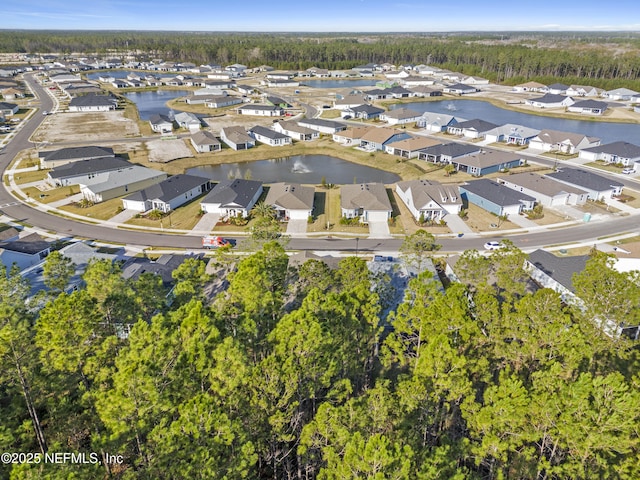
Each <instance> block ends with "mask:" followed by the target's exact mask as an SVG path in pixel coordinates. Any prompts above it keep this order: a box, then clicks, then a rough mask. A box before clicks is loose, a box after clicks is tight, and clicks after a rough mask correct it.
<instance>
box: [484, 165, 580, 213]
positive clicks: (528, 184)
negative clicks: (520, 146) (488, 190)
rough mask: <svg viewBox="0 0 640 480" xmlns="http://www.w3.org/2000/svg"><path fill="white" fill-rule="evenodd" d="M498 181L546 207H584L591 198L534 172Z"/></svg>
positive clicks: (578, 190)
mask: <svg viewBox="0 0 640 480" xmlns="http://www.w3.org/2000/svg"><path fill="white" fill-rule="evenodd" d="M497 181H498V183H501V184H502V185H504V186H506V187H508V188H510V189H512V190H515V191H517V192H522V193H525V194H527V195H530V196H532V197H534V198H535V199H536V202H537V203H539V204H541V205H543V206H545V207H558V206H562V205H583V204H584V203H585V202H586V201H587V198H588V197H589V194H588V193H587V192H586V191H585V190H582V189H580V188H577V187H574V186H571V185H567V184H563V183H560V182H556V181H555V180H553V179H551V178H549V177H543V176H542V175H538V174H535V173H533V172H524V173H516V174H513V175H506V176H503V177H500V178H498V179H497Z"/></svg>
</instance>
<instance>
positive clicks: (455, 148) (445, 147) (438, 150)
mask: <svg viewBox="0 0 640 480" xmlns="http://www.w3.org/2000/svg"><path fill="white" fill-rule="evenodd" d="M475 153H480V147H479V146H476V145H468V144H466V143H454V142H451V143H444V144H440V145H434V146H433V147H427V148H424V149H422V151H421V152H420V153H419V154H418V159H419V160H424V161H425V162H431V163H454V162H457V161H458V160H459V159H460V158H462V157H466V156H469V155H473V154H475Z"/></svg>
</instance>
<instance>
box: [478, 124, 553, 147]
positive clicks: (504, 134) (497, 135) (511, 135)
mask: <svg viewBox="0 0 640 480" xmlns="http://www.w3.org/2000/svg"><path fill="white" fill-rule="evenodd" d="M539 133H540V130H538V129H535V128H529V127H523V126H522V125H515V124H513V123H507V124H504V125H500V126H499V127H496V128H494V129H492V130H489V131H488V132H485V134H484V138H485V140H487V141H488V142H491V143H498V142H506V143H507V144H511V145H527V144H528V143H529V141H530V140H531V139H532V138H535V137H536V135H538V134H539Z"/></svg>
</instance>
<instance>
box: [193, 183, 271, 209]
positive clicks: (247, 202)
mask: <svg viewBox="0 0 640 480" xmlns="http://www.w3.org/2000/svg"><path fill="white" fill-rule="evenodd" d="M260 195H262V182H259V181H257V180H244V179H240V178H237V179H233V180H222V181H221V182H220V183H218V184H217V185H216V186H215V187H213V188H212V189H211V191H210V192H209V193H208V194H207V195H206V197H204V198H203V199H202V201H201V202H200V206H201V208H202V210H203V211H204V212H205V213H217V214H219V215H221V216H223V217H237V216H242V217H244V218H246V217H248V216H249V212H250V211H251V209H252V208H253V206H254V205H255V204H256V202H257V201H258V199H259V198H260Z"/></svg>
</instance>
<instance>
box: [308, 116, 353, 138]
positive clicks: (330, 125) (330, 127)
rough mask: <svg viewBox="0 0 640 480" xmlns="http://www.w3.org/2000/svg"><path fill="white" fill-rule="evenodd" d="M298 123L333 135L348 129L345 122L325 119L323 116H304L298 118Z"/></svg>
mask: <svg viewBox="0 0 640 480" xmlns="http://www.w3.org/2000/svg"><path fill="white" fill-rule="evenodd" d="M298 125H300V126H301V127H306V128H310V129H311V130H316V131H318V132H320V133H326V134H329V135H333V134H334V133H337V132H341V131H343V130H346V129H347V126H346V125H345V124H344V123H340V122H334V121H333V120H325V119H323V118H302V119H300V120H298Z"/></svg>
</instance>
